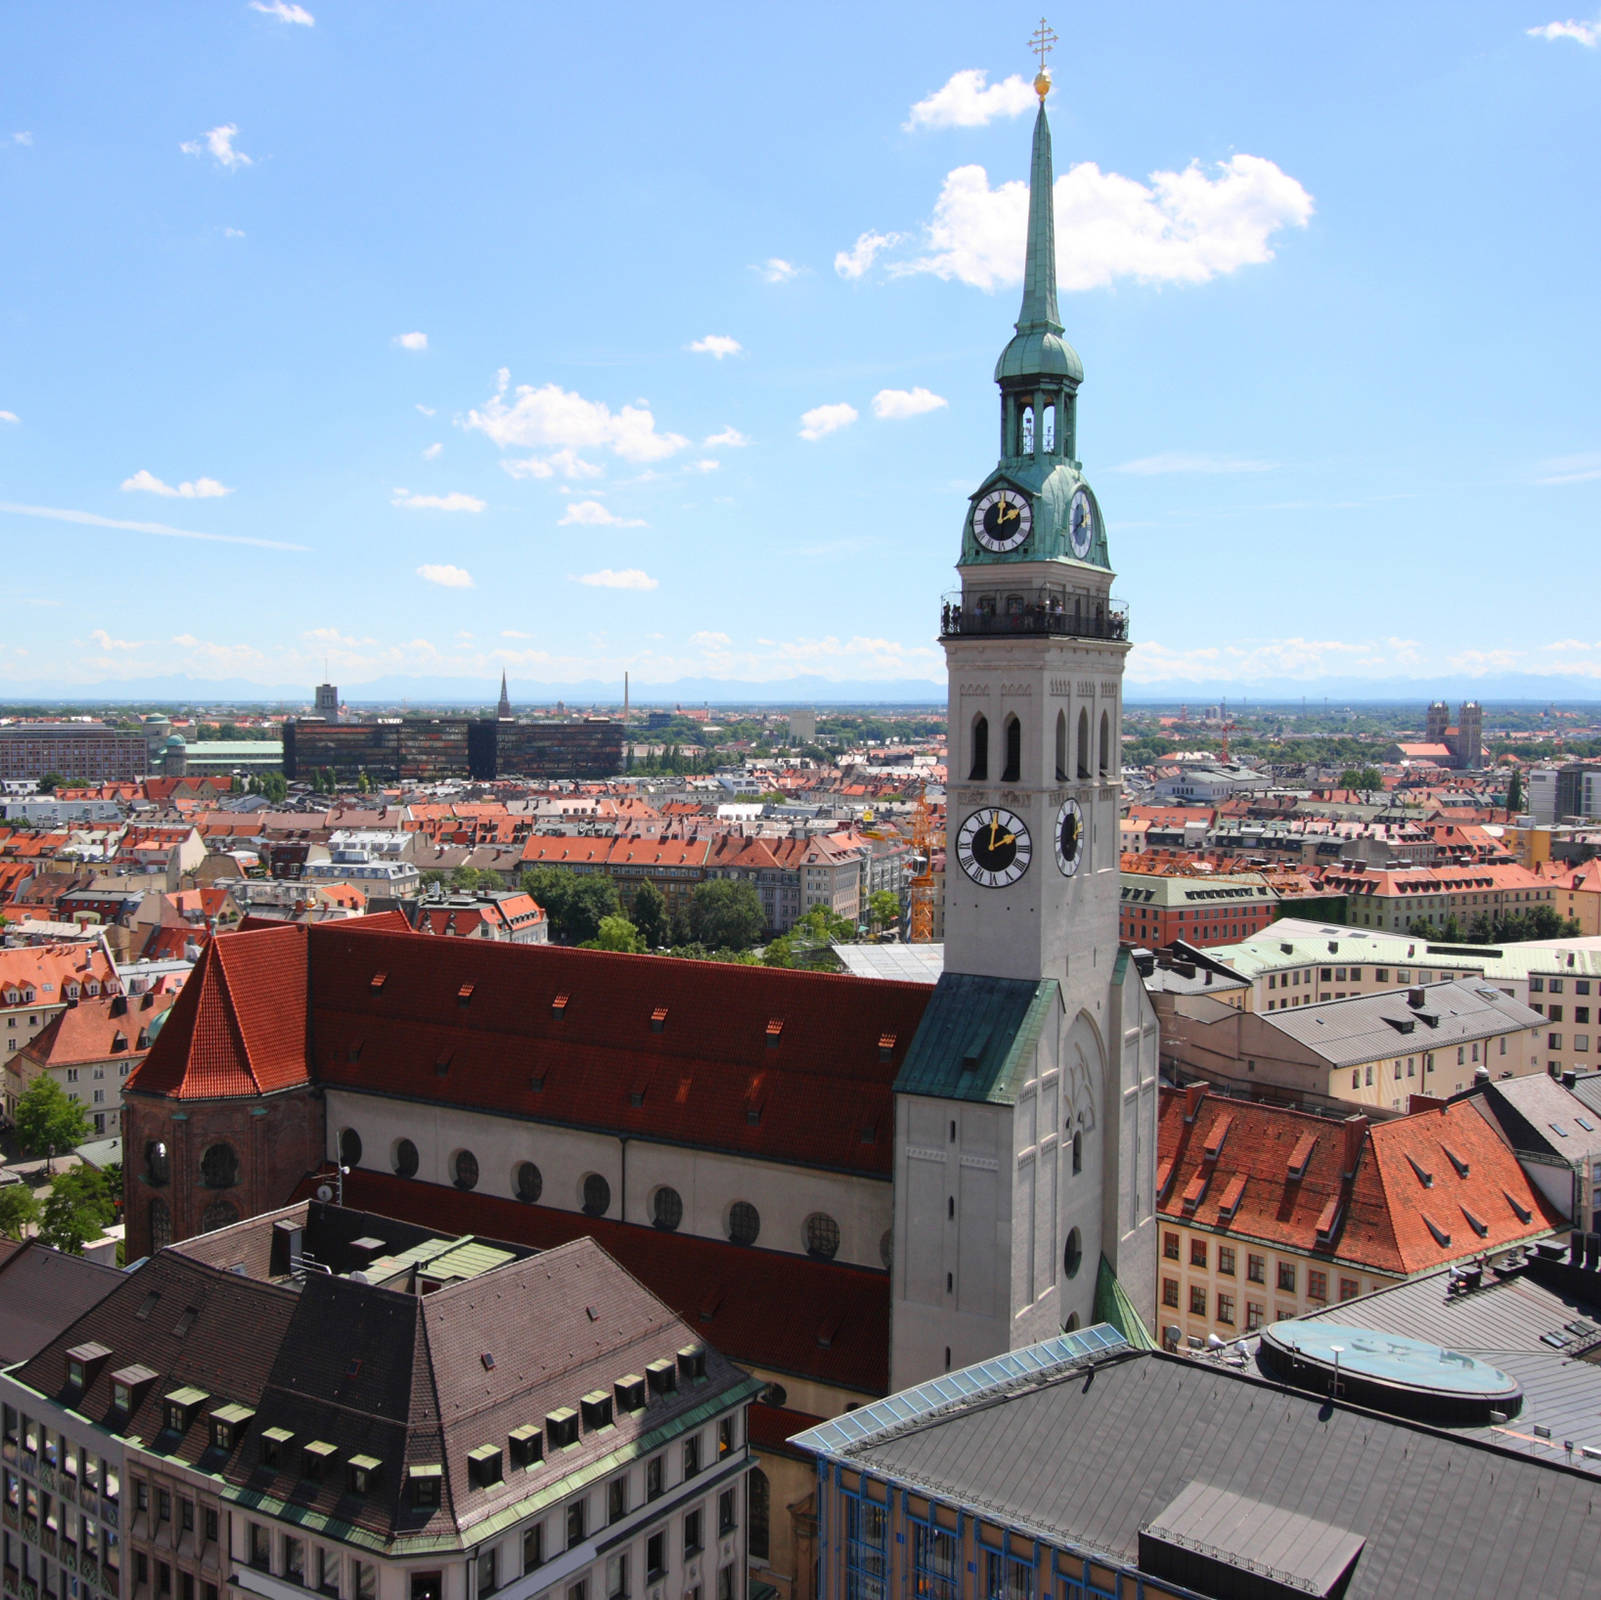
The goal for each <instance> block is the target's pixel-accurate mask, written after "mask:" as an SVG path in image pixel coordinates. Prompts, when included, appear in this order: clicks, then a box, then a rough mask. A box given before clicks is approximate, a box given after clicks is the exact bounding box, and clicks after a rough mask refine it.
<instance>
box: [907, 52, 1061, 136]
mask: <svg viewBox="0 0 1601 1600" xmlns="http://www.w3.org/2000/svg"><path fill="white" fill-rule="evenodd" d="M1033 104H1034V91H1033V89H1032V88H1030V86H1029V84H1028V82H1027V81H1026V80H1025V79H1024V78H1021V77H1019V76H1018V74H1017V73H1015V72H1014V73H1013V74H1012V76H1011V77H1009V78H1002V79H1001V81H1000V82H999V83H991V82H990V81H989V74H988V73H987V72H985V71H984V69H983V68H982V67H964V68H963V69H962V71H960V72H953V73H952V74H951V75H950V77H949V78H948V79H946V81H945V83H944V85H943V86H942V87H940V88H938V89H936V90H935V91H934V92H933V94H931V95H929V96H928V97H927V98H926V99H923V100H919V101H918V102H917V104H916V105H915V106H913V107H912V110H911V115H910V116H909V117H908V118H907V119H906V121H905V122H904V123H903V124H902V127H904V128H905V130H906V132H908V133H914V132H916V131H917V130H918V129H919V128H982V127H983V126H984V125H985V124H986V123H989V122H993V121H994V120H995V119H996V118H997V117H1016V116H1021V115H1022V114H1023V112H1025V111H1027V110H1028V109H1029V108H1030V107H1031V106H1032V105H1033Z"/></svg>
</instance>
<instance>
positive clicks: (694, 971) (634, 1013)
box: [175, 917, 931, 1175]
mask: <svg viewBox="0 0 1601 1600" xmlns="http://www.w3.org/2000/svg"><path fill="white" fill-rule="evenodd" d="M376 921H377V919H376V918H372V917H367V918H359V919H352V920H350V921H345V922H339V923H325V924H322V925H321V926H318V927H314V928H312V929H311V930H310V935H311V957H310V960H311V973H312V975H313V978H314V983H313V989H314V996H313V1007H312V1013H311V1033H312V1037H313V1039H314V1040H315V1061H314V1070H315V1073H316V1076H317V1078H318V1079H319V1080H320V1081H322V1082H325V1083H330V1084H339V1085H344V1086H348V1087H351V1088H358V1089H375V1088H380V1087H381V1089H382V1091H383V1092H384V1093H386V1094H394V1095H403V1096H407V1097H409V1098H412V1099H415V1100H418V1101H422V1102H430V1101H440V1102H445V1103H449V1104H453V1105H463V1106H481V1107H485V1108H488V1109H492V1110H494V1111H497V1112H510V1113H513V1114H516V1115H521V1116H526V1117H529V1118H532V1119H536V1120H538V1121H550V1122H561V1123H566V1124H568V1125H570V1126H580V1127H599V1128H604V1129H606V1130H607V1131H608V1132H610V1131H618V1132H627V1133H633V1134H638V1135H647V1136H649V1137H652V1138H658V1139H668V1140H679V1141H682V1142H684V1143H687V1144H694V1145H699V1146H701V1147H712V1148H717V1149H723V1150H732V1151H738V1152H741V1153H746V1154H751V1155H760V1156H767V1157H769V1158H776V1159H781V1160H788V1161H794V1162H798V1163H801V1164H804V1165H809V1166H824V1167H831V1168H836V1169H842V1170H846V1171H855V1172H867V1173H873V1174H879V1175H887V1174H888V1172H889V1170H890V1155H891V1148H890V1147H891V1142H892V1134H893V1129H894V1109H893V1103H892V1102H893V1096H892V1089H893V1085H894V1082H895V1075H896V1073H897V1071H898V1070H899V1067H900V1063H901V1060H902V1058H903V1057H904V1055H905V1052H906V1049H907V1048H908V1046H909V1045H910V1042H911V1039H912V1037H913V1035H914V1034H915V1033H916V1032H917V1025H918V1022H919V1020H920V1019H921V1017H922V1014H923V1008H924V1007H925V1006H926V1005H927V1003H928V997H929V994H930V993H931V991H930V990H929V989H928V988H927V987H926V986H925V985H921V984H912V983H891V982H881V981H876V980H871V979H863V978H849V977H839V976H833V975H830V974H825V973H814V972H791V971H785V970H782V969H778V968H771V967H746V966H737V965H733V964H724V963H717V962H705V961H681V960H675V959H672V958H670V957H666V956H626V955H614V954H611V953H608V952H604V951H598V950H571V949H564V948H560V947H556V946H549V945H511V944H501V943H494V942H490V941H486V940H476V939H463V940H435V939H421V938H415V937H413V936H410V935H408V936H407V937H406V938H398V937H395V936H394V935H391V934H387V933H381V932H377V931H375V929H374V926H373V924H374V923H375V922H376ZM251 937H259V935H252V936H251ZM221 942H223V943H230V942H234V941H230V940H229V939H228V937H227V936H222V939H221ZM380 970H382V971H385V972H387V973H388V974H389V981H388V982H387V983H386V984H385V985H384V986H383V988H382V989H378V990H374V989H373V988H372V976H373V974H374V972H376V971H380ZM465 983H471V984H472V985H473V990H472V993H471V995H470V998H469V1000H468V1002H467V1003H466V1004H465V1005H464V1004H462V1003H461V999H460V993H461V989H462V986H463V984H465ZM304 987H305V979H304V975H302V977H301V993H302V996H303V995H304ZM558 995H566V996H567V997H568V1000H567V1004H566V1005H565V1006H563V1007H562V1008H561V1009H560V1011H559V1012H558V1011H557V1010H556V1008H555V1007H554V1006H553V1002H554V1001H555V999H556V997H557V996H558ZM302 1003H303V1000H302ZM663 1007H665V1008H666V1010H667V1013H668V1014H667V1017H666V1019H665V1024H664V1026H662V1027H661V1029H660V1031H657V1030H656V1029H654V1028H653V1026H652V1022H651V1017H652V1013H653V1012H655V1011H657V1010H659V1009H661V1008H663ZM775 1017H781V1018H783V1019H784V1021H785V1027H784V1029H783V1033H782V1036H781V1040H780V1042H779V1043H778V1044H776V1045H774V1044H773V1043H772V1042H771V1041H770V1038H769V1035H768V1031H767V1029H768V1023H769V1022H770V1021H771V1020H772V1019H773V1018H775ZM175 1020H176V1019H175ZM885 1033H894V1034H895V1035H896V1036H897V1038H898V1039H899V1040H900V1041H901V1043H900V1044H899V1045H898V1046H897V1047H896V1048H895V1049H893V1050H891V1051H889V1052H887V1059H886V1058H885V1056H884V1055H881V1052H880V1050H879V1040H880V1038H881V1037H882V1036H883V1035H884V1034H885ZM353 1054H354V1055H355V1056H356V1057H357V1059H355V1060H352V1059H351V1057H352V1055H353ZM447 1058H448V1061H447V1065H446V1070H445V1071H444V1073H443V1074H441V1072H440V1070H439V1066H440V1063H441V1061H446V1060H447Z"/></svg>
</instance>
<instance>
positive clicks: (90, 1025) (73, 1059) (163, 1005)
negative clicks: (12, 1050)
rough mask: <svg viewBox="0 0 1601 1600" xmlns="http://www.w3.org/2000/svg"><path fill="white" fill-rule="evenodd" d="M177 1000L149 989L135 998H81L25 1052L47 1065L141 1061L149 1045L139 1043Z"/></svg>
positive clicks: (41, 1064) (28, 1046)
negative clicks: (117, 1059)
mask: <svg viewBox="0 0 1601 1600" xmlns="http://www.w3.org/2000/svg"><path fill="white" fill-rule="evenodd" d="M173 999H174V996H172V995H167V994H152V993H146V994H142V995H135V996H133V997H132V998H131V999H125V998H124V997H123V996H121V995H115V996H112V995H101V996H99V997H98V998H95V999H82V1000H79V1001H78V1003H77V1004H76V1005H71V1006H67V1007H66V1008H65V1009H64V1010H63V1011H61V1012H60V1014H59V1015H57V1016H55V1017H53V1018H52V1019H51V1021H50V1023H49V1024H48V1025H47V1026H46V1027H45V1028H43V1029H42V1030H41V1031H40V1032H39V1033H38V1034H37V1035H36V1036H35V1037H34V1039H33V1040H32V1041H31V1042H30V1043H28V1044H26V1045H24V1046H23V1048H22V1050H21V1051H20V1052H19V1054H21V1055H24V1056H27V1057H28V1058H29V1059H30V1060H31V1061H34V1062H36V1063H38V1064H39V1065H40V1066H45V1067H76V1066H80V1065H82V1064H83V1063H85V1062H91V1061H110V1060H112V1059H113V1058H114V1057H116V1056H126V1057H127V1058H128V1059H129V1060H132V1061H137V1060H139V1059H140V1057H141V1055H142V1052H143V1050H144V1048H145V1046H142V1045H141V1044H140V1042H139V1041H140V1039H141V1038H142V1037H143V1036H144V1032H145V1030H146V1029H147V1028H148V1027H149V1026H150V1024H151V1023H152V1022H154V1021H155V1020H156V1018H157V1017H159V1016H160V1015H161V1014H162V1013H163V1012H164V1011H166V1010H167V1008H168V1007H169V1006H171V1005H172V1003H173ZM118 1007H120V1008H121V1009H120V1010H119V1009H118ZM119 1039H120V1043H119Z"/></svg>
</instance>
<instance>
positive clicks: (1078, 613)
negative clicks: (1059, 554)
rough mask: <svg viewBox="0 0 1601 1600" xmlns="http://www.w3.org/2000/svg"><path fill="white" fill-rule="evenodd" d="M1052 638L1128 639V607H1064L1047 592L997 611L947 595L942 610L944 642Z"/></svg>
mask: <svg viewBox="0 0 1601 1600" xmlns="http://www.w3.org/2000/svg"><path fill="white" fill-rule="evenodd" d="M1028 634H1049V635H1054V636H1056V637H1058V638H1066V639H1127V638H1128V607H1127V606H1126V605H1125V604H1124V603H1123V602H1122V601H1121V600H1109V601H1099V600H1098V601H1096V602H1095V603H1094V604H1093V605H1091V606H1082V605H1074V606H1067V605H1064V604H1063V602H1062V600H1061V597H1060V596H1058V595H1049V594H1045V593H1043V592H1037V593H1035V594H1032V595H1029V596H1026V597H1022V598H1018V597H1009V598H1008V599H1007V600H1004V601H1000V602H998V603H997V604H996V605H994V606H993V607H992V606H990V605H988V604H987V603H984V604H980V605H978V606H964V605H963V604H962V596H961V595H959V594H958V595H947V596H946V597H945V602H944V604H943V605H942V606H941V607H940V624H939V636H940V638H942V639H965V638H971V637H978V636H984V637H996V636H1002V637H1004V636H1006V635H1028Z"/></svg>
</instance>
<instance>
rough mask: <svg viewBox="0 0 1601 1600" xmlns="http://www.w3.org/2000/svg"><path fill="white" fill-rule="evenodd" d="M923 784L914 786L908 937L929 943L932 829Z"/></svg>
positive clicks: (932, 923) (932, 858)
mask: <svg viewBox="0 0 1601 1600" xmlns="http://www.w3.org/2000/svg"><path fill="white" fill-rule="evenodd" d="M926 787H927V786H926V785H925V784H919V785H918V786H917V801H916V804H915V805H914V806H913V808H912V841H911V843H912V866H913V867H914V868H915V871H914V873H913V876H912V881H911V883H910V885H909V888H910V891H911V893H910V902H911V916H910V919H909V921H910V927H909V929H908V933H907V938H908V941H909V942H910V943H912V944H929V943H931V942H932V941H933V938H934V829H933V823H932V815H933V813H932V809H931V808H930V806H929V803H928V800H927V798H926V795H925V790H926Z"/></svg>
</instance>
